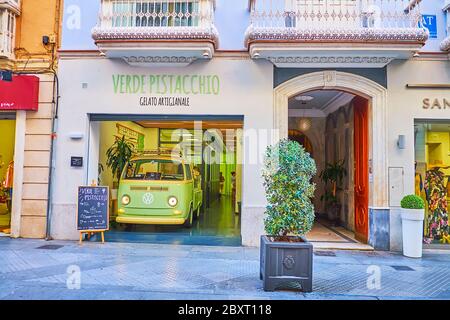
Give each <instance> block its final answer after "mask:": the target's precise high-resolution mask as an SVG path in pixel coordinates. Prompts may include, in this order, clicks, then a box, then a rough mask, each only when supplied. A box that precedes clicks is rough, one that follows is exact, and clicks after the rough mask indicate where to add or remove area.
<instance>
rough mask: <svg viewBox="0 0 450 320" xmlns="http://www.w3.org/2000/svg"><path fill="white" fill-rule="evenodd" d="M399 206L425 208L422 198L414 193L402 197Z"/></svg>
mask: <svg viewBox="0 0 450 320" xmlns="http://www.w3.org/2000/svg"><path fill="white" fill-rule="evenodd" d="M400 206H401V207H402V208H403V209H419V210H420V209H425V202H424V201H423V199H422V198H421V197H419V196H416V195H415V194H410V195H407V196H405V197H403V199H402V201H401V202H400Z"/></svg>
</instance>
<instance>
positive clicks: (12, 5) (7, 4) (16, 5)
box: [0, 0, 20, 15]
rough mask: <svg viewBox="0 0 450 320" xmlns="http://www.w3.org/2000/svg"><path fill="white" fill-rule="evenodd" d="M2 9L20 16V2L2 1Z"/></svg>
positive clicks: (0, 0) (0, 7)
mask: <svg viewBox="0 0 450 320" xmlns="http://www.w3.org/2000/svg"><path fill="white" fill-rule="evenodd" d="M0 9H8V10H9V11H12V12H14V13H15V14H17V15H19V14H20V0H0Z"/></svg>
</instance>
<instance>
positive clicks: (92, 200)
mask: <svg viewBox="0 0 450 320" xmlns="http://www.w3.org/2000/svg"><path fill="white" fill-rule="evenodd" d="M77 211H78V212H77V225H78V230H79V231H101V230H104V231H106V230H109V188H108V187H79V188H78V210H77Z"/></svg>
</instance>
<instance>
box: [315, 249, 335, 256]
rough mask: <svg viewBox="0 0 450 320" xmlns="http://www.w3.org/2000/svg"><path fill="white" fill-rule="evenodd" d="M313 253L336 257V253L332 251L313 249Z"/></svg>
mask: <svg viewBox="0 0 450 320" xmlns="http://www.w3.org/2000/svg"><path fill="white" fill-rule="evenodd" d="M314 255H316V256H320V257H336V253H335V252H333V251H324V250H321V251H314Z"/></svg>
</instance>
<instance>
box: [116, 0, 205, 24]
mask: <svg viewBox="0 0 450 320" xmlns="http://www.w3.org/2000/svg"><path fill="white" fill-rule="evenodd" d="M112 13H113V26H114V27H186V26H189V27H193V26H198V24H199V2H198V0H192V1H177V0H165V1H155V0H153V1H114V2H113V3H112Z"/></svg>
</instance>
